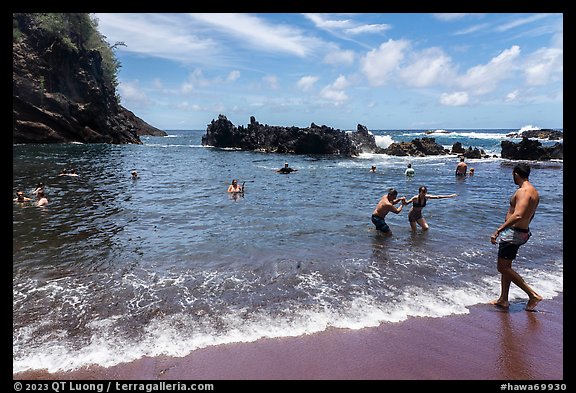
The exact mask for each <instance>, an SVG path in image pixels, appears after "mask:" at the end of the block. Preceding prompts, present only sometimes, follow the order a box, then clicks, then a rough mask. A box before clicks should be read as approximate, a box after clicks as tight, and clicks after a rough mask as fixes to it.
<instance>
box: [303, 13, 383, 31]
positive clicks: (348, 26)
mask: <svg viewBox="0 0 576 393" xmlns="http://www.w3.org/2000/svg"><path fill="white" fill-rule="evenodd" d="M303 15H304V16H305V17H306V18H308V19H309V20H310V21H312V22H313V23H314V25H315V26H316V27H317V28H319V29H323V30H326V31H329V32H332V33H344V34H348V35H358V34H374V33H380V32H383V31H386V30H389V29H391V28H392V27H391V26H390V25H389V24H385V23H378V24H363V23H360V22H357V21H353V20H350V19H328V18H327V17H325V15H322V14H303Z"/></svg>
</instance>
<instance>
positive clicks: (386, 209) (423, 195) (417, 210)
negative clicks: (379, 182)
mask: <svg viewBox="0 0 576 393" xmlns="http://www.w3.org/2000/svg"><path fill="white" fill-rule="evenodd" d="M456 196H458V194H450V195H430V194H428V188H426V186H421V187H420V188H419V189H418V195H414V196H413V197H412V198H410V199H406V197H400V198H398V191H397V190H396V189H395V188H390V189H388V193H387V194H386V195H384V196H383V197H382V198H381V199H380V201H379V202H378V204H377V205H376V208H375V209H374V211H373V212H372V218H371V221H372V223H373V224H374V226H375V227H376V229H377V230H379V231H381V232H382V233H383V234H384V235H386V236H392V230H391V229H390V227H389V226H388V224H387V223H386V221H385V217H386V215H387V214H388V213H390V212H392V213H394V214H398V213H400V212H401V211H402V208H403V207H404V206H406V205H410V204H412V208H410V211H409V212H408V222H410V228H411V229H412V231H416V229H417V227H416V224H418V225H420V227H421V228H422V229H423V230H428V228H429V225H428V223H427V222H426V219H425V218H424V216H423V215H422V209H423V208H424V206H426V202H427V201H428V199H444V198H454V197H456ZM400 202H401V203H402V204H401V205H400V206H399V207H396V206H395V205H397V204H398V203H400Z"/></svg>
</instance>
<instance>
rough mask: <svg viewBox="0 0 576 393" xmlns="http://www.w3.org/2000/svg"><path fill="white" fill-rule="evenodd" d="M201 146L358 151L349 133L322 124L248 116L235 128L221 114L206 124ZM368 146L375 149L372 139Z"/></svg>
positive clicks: (336, 152) (299, 151)
mask: <svg viewBox="0 0 576 393" xmlns="http://www.w3.org/2000/svg"><path fill="white" fill-rule="evenodd" d="M352 134H354V133H352ZM367 143H368V142H367ZM202 145H205V146H214V147H221V148H222V147H228V148H230V147H231V148H237V149H243V150H259V151H265V152H277V153H294V154H333V155H342V156H357V155H358V154H359V153H361V152H362V150H361V148H360V147H359V146H357V145H356V143H355V142H354V138H353V136H350V135H349V134H348V133H346V132H344V131H340V130H336V129H334V128H331V127H327V126H325V125H322V126H318V125H316V124H314V123H312V124H311V125H310V127H307V128H299V127H281V126H269V125H267V124H260V123H259V122H257V121H256V119H255V118H254V116H251V117H250V123H249V124H248V125H247V126H246V127H244V126H239V127H236V126H235V125H234V124H232V122H231V121H230V120H228V119H227V118H226V116H224V115H222V114H221V115H219V116H218V119H217V120H212V122H211V123H210V124H208V127H207V129H206V134H205V135H203V136H202ZM366 146H368V145H366ZM370 148H371V149H375V148H376V144H375V142H374V146H370Z"/></svg>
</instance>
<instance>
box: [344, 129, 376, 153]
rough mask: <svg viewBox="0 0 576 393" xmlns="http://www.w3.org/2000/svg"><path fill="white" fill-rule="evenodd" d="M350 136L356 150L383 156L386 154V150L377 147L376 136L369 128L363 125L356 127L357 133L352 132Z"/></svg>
mask: <svg viewBox="0 0 576 393" xmlns="http://www.w3.org/2000/svg"><path fill="white" fill-rule="evenodd" d="M348 135H349V136H350V138H351V139H352V141H353V142H354V144H355V145H356V148H357V149H359V150H360V151H361V152H362V153H376V154H383V153H384V152H385V151H384V148H382V147H380V146H378V145H376V138H375V137H374V134H372V133H371V132H370V131H368V128H366V126H363V125H362V124H358V125H357V126H356V132H350V133H348Z"/></svg>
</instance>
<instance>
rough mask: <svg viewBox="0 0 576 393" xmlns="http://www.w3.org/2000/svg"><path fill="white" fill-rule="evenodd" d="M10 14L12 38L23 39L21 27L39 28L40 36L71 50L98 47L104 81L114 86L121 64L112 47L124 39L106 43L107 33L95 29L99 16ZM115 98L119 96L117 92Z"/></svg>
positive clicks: (81, 14) (79, 14)
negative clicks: (41, 32)
mask: <svg viewBox="0 0 576 393" xmlns="http://www.w3.org/2000/svg"><path fill="white" fill-rule="evenodd" d="M12 16H13V34H12V39H13V41H15V42H16V41H19V40H20V39H22V37H23V32H22V30H23V29H24V28H27V29H32V30H33V29H40V30H42V31H43V32H44V34H43V36H45V37H48V38H49V39H51V40H52V45H53V44H54V43H56V42H58V43H59V44H60V45H62V46H63V47H66V48H68V49H69V50H70V51H72V52H79V51H80V50H88V51H89V50H96V51H98V52H99V53H100V55H101V57H102V70H103V72H104V78H105V82H106V83H109V84H110V85H111V86H112V87H113V88H114V89H116V87H117V86H118V79H117V75H118V70H119V69H120V66H121V65H120V62H119V61H118V59H117V58H116V55H115V54H114V48H115V47H116V46H118V45H124V43H121V42H119V43H116V44H114V45H109V44H108V43H107V42H106V39H105V38H106V37H105V36H103V35H102V34H100V32H99V31H98V20H97V19H96V18H95V17H93V16H90V15H89V14H87V13H30V14H21V13H15V14H13V15H12ZM24 25H25V26H26V27H25V26H24ZM52 45H50V46H49V47H51V46H52ZM116 98H117V100H118V95H116ZM118 102H119V101H118Z"/></svg>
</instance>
